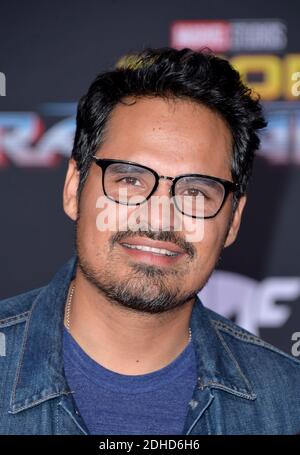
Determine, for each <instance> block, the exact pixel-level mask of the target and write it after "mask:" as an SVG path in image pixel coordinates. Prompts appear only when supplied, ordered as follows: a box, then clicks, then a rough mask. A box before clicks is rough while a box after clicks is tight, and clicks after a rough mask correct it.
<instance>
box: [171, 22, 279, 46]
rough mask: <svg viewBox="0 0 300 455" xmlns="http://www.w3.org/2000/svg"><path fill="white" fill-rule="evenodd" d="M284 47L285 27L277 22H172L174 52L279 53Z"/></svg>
mask: <svg viewBox="0 0 300 455" xmlns="http://www.w3.org/2000/svg"><path fill="white" fill-rule="evenodd" d="M286 45H287V27H286V25H285V23H284V22H283V21H281V20H279V19H267V20H258V19H257V20H256V19H253V20H252V19H250V20H248V19H247V20H243V19H241V20H230V21H224V20H219V21H213V20H212V21H202V20H199V21H197V20H191V21H175V22H173V23H172V25H171V46H172V47H175V48H177V49H181V48H184V47H189V48H191V49H194V50H199V49H202V48H204V47H208V48H210V49H211V50H212V51H213V52H240V51H247V52H251V51H257V52H259V51H282V50H283V49H284V48H285V47H286Z"/></svg>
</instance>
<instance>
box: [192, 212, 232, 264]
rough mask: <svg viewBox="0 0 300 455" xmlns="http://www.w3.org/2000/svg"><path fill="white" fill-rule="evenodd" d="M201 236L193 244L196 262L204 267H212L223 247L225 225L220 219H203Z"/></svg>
mask: <svg viewBox="0 0 300 455" xmlns="http://www.w3.org/2000/svg"><path fill="white" fill-rule="evenodd" d="M203 227H204V230H203V238H202V240H201V241H200V242H197V243H195V244H194V246H195V248H196V250H197V262H198V263H199V264H201V267H204V268H206V267H207V268H213V267H214V266H215V264H216V262H217V261H218V259H219V255H220V253H221V250H222V249H223V244H224V237H225V234H226V225H225V224H224V223H221V220H216V219H213V218H212V219H211V220H205V222H204V226H203Z"/></svg>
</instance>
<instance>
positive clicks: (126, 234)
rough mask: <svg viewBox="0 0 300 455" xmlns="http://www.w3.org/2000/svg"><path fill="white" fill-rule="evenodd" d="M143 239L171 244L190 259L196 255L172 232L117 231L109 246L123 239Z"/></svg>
mask: <svg viewBox="0 0 300 455" xmlns="http://www.w3.org/2000/svg"><path fill="white" fill-rule="evenodd" d="M137 235H138V236H139V237H145V238H148V239H151V240H159V241H161V242H171V243H174V244H175V245H177V246H179V247H180V248H182V250H183V251H184V252H185V253H186V254H187V255H188V256H189V257H190V258H191V259H193V258H194V257H195V255H196V249H195V248H194V246H193V245H192V244H191V243H189V242H187V241H186V240H185V239H182V238H180V237H178V236H177V235H176V234H175V233H174V232H173V231H144V230H140V229H138V230H136V231H130V230H127V231H118V232H116V233H115V234H114V235H112V237H111V238H110V243H111V246H113V245H114V244H115V243H116V242H121V241H122V240H124V239H128V238H134V237H136V236H137Z"/></svg>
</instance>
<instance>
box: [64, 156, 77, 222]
mask: <svg viewBox="0 0 300 455" xmlns="http://www.w3.org/2000/svg"><path fill="white" fill-rule="evenodd" d="M78 185H79V171H78V170H77V167H76V162H75V160H73V159H72V158H71V159H70V160H69V165H68V170H67V175H66V179H65V185H64V191H63V206H64V211H65V213H66V214H67V215H68V216H69V217H70V218H71V220H73V221H75V220H76V219H77V212H78V203H77V188H78Z"/></svg>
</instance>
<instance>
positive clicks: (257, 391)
mask: <svg viewBox="0 0 300 455" xmlns="http://www.w3.org/2000/svg"><path fill="white" fill-rule="evenodd" d="M75 267H76V257H73V258H71V259H70V260H69V262H67V263H66V264H65V265H64V266H63V267H62V268H61V270H59V272H58V273H57V274H56V275H55V277H54V279H53V280H52V281H51V282H50V284H48V285H47V286H45V287H42V288H39V289H35V290H33V291H30V292H27V293H25V294H22V295H19V296H16V297H13V298H10V299H6V300H3V301H1V302H0V342H1V355H0V434H55V435H60V434H79V435H80V434H88V430H87V428H86V426H85V423H84V421H83V419H82V418H81V416H80V414H79V412H78V410H77V409H76V405H75V401H74V399H73V396H72V392H71V391H70V389H69V387H68V384H67V382H66V378H65V375H64V365H63V352H62V349H63V347H62V346H63V345H62V341H63V336H62V334H63V320H64V305H65V301H66V297H67V291H68V286H69V282H70V280H71V279H72V277H73V276H74V274H75ZM190 324H191V328H192V333H193V343H194V348H195V353H196V361H197V375H198V380H197V383H196V384H195V388H194V392H193V397H192V400H191V401H190V402H189V403H188V412H187V416H186V420H185V425H184V429H183V434H190V435H202V434H294V433H299V432H300V362H299V361H298V360H297V359H295V358H293V357H291V356H289V355H287V354H285V353H283V352H281V351H279V350H278V349H276V348H275V347H273V346H271V345H269V344H267V343H266V342H264V341H262V340H261V339H260V338H258V337H256V336H255V335H252V334H250V333H249V332H247V331H246V330H243V329H242V328H240V327H238V326H237V325H235V324H234V323H232V322H231V321H229V320H227V319H225V318H223V317H222V316H220V315H218V314H216V313H214V312H213V311H210V310H209V309H207V308H205V307H204V306H203V305H202V303H201V301H200V300H199V299H198V298H197V299H196V301H195V304H194V306H193V311H192V315H191V321H190ZM99 398H100V399H101V397H99Z"/></svg>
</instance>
